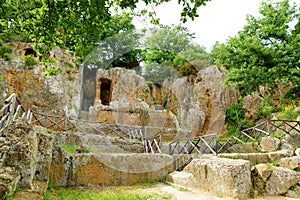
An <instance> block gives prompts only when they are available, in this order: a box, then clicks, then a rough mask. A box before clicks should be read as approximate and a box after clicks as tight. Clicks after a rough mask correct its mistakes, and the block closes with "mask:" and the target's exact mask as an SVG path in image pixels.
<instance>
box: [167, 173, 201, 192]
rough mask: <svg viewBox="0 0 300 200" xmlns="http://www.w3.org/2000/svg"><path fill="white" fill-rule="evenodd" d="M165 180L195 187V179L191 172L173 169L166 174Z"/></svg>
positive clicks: (187, 186)
mask: <svg viewBox="0 0 300 200" xmlns="http://www.w3.org/2000/svg"><path fill="white" fill-rule="evenodd" d="M167 181H168V182H170V183H173V184H175V185H179V186H183V187H186V188H196V187H197V181H196V179H195V177H194V175H193V174H192V173H189V172H185V171H180V172H179V171H174V172H172V173H170V174H168V176H167Z"/></svg>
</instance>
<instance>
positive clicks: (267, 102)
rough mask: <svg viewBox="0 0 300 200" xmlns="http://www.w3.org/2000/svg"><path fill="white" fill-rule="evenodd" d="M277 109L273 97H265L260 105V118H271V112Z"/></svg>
mask: <svg viewBox="0 0 300 200" xmlns="http://www.w3.org/2000/svg"><path fill="white" fill-rule="evenodd" d="M275 111H276V108H275V105H274V103H273V101H272V99H271V98H269V97H265V98H264V100H263V102H262V103H261V104H260V107H259V117H260V118H270V116H271V114H272V113H273V112H275Z"/></svg>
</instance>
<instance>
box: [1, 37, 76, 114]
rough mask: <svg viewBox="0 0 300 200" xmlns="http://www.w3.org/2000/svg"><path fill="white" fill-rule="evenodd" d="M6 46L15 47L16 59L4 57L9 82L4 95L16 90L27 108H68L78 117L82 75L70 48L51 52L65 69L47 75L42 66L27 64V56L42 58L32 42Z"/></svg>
mask: <svg viewBox="0 0 300 200" xmlns="http://www.w3.org/2000/svg"><path fill="white" fill-rule="evenodd" d="M6 45H9V46H11V47H12V48H13V53H14V55H15V58H13V59H12V60H9V61H7V60H4V59H2V58H0V75H2V76H3V77H4V84H5V85H4V86H5V91H4V96H6V95H9V94H11V93H16V94H17V97H18V100H19V101H20V103H21V104H22V106H23V107H24V108H25V109H26V110H27V109H31V110H36V109H37V108H38V107H42V108H44V109H45V108H49V109H50V110H52V111H55V112H56V113H64V111H63V109H65V111H66V114H67V115H68V116H72V117H73V118H75V117H76V118H77V116H78V112H79V109H80V89H79V88H81V78H80V75H79V73H78V70H77V68H76V67H75V66H76V65H75V60H76V58H74V57H72V56H71V55H70V54H69V52H68V51H66V50H62V49H60V48H59V47H55V48H54V49H53V50H52V51H51V53H50V58H52V59H55V61H56V63H55V65H56V66H57V67H59V68H60V69H62V73H61V74H58V75H57V76H50V77H45V76H44V73H45V72H46V68H45V67H43V66H42V65H40V64H36V65H34V69H28V67H26V66H25V64H24V59H23V56H24V55H33V56H34V57H35V58H36V60H37V61H39V59H40V56H39V55H38V54H37V51H36V50H35V49H34V48H33V47H32V44H27V43H22V42H16V43H8V44H6ZM48 69H49V67H48ZM38 111H40V112H42V111H44V110H38Z"/></svg>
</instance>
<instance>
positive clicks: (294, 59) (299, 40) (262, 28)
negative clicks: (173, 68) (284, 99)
mask: <svg viewBox="0 0 300 200" xmlns="http://www.w3.org/2000/svg"><path fill="white" fill-rule="evenodd" d="M290 4H291V3H290V2H289V0H283V1H281V2H275V3H272V2H271V1H266V2H263V3H262V5H261V7H260V10H259V12H260V14H261V16H260V17H257V18H255V17H253V16H248V17H247V25H246V26H245V27H244V28H243V30H242V31H240V32H239V33H238V36H235V37H231V38H230V39H229V40H228V42H227V43H225V44H218V43H217V44H216V45H215V46H214V48H213V50H212V56H213V58H214V62H215V63H216V64H217V65H218V66H222V67H225V68H226V69H228V75H227V77H226V80H225V83H226V84H227V85H229V86H235V87H236V88H238V89H240V91H241V93H242V95H246V94H251V93H252V92H255V91H258V89H259V86H267V88H268V89H269V90H271V91H274V90H276V89H277V88H278V87H279V86H280V85H288V84H290V83H292V85H293V87H294V88H299V85H300V72H299V68H298V67H299V65H300V59H299V55H300V20H299V14H298V12H297V10H299V8H297V7H296V5H295V4H294V5H290ZM292 22H295V23H292Z"/></svg>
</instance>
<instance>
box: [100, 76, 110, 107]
mask: <svg viewBox="0 0 300 200" xmlns="http://www.w3.org/2000/svg"><path fill="white" fill-rule="evenodd" d="M100 81H101V87H100V99H101V103H102V105H107V106H108V105H109V103H110V100H111V80H109V79H101V80H100Z"/></svg>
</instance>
